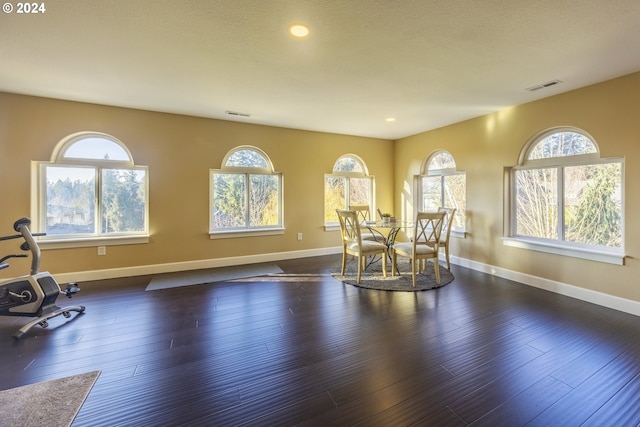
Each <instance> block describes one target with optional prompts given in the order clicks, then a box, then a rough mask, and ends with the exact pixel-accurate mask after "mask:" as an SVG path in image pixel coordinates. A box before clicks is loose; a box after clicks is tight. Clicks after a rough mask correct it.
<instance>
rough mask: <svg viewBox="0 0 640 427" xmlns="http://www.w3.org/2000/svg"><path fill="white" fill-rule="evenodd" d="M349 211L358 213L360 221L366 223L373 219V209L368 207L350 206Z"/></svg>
mask: <svg viewBox="0 0 640 427" xmlns="http://www.w3.org/2000/svg"><path fill="white" fill-rule="evenodd" d="M349 210H350V211H354V212H357V213H358V221H360V222H361V223H365V222H367V221H369V218H371V209H370V208H369V206H368V205H349Z"/></svg>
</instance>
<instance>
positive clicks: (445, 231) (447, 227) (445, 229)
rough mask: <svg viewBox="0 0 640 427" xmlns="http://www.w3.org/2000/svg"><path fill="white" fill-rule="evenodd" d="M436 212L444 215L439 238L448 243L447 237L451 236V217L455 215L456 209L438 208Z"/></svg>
mask: <svg viewBox="0 0 640 427" xmlns="http://www.w3.org/2000/svg"><path fill="white" fill-rule="evenodd" d="M438 212H444V213H445V214H446V215H445V217H444V222H443V224H442V234H441V236H442V240H443V241H445V242H448V241H449V236H451V224H453V216H454V215H455V214H456V208H438Z"/></svg>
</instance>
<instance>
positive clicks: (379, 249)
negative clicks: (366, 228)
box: [336, 210, 387, 283]
mask: <svg viewBox="0 0 640 427" xmlns="http://www.w3.org/2000/svg"><path fill="white" fill-rule="evenodd" d="M336 212H337V213H338V219H339V220H340V232H341V234H342V270H341V273H340V274H341V275H343V276H344V273H345V270H346V268H347V257H348V256H349V255H351V256H354V257H356V258H357V259H358V277H357V280H356V283H360V279H361V277H362V271H363V270H364V267H365V260H366V258H367V257H369V256H375V255H379V254H380V255H382V256H381V258H382V274H383V275H384V277H387V245H385V244H384V243H380V242H376V241H375V240H363V239H362V235H361V233H360V221H359V218H358V213H357V212H356V211H352V210H348V211H347V210H337V211H336Z"/></svg>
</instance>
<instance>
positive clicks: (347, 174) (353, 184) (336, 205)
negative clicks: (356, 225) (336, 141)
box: [324, 154, 375, 224]
mask: <svg viewBox="0 0 640 427" xmlns="http://www.w3.org/2000/svg"><path fill="white" fill-rule="evenodd" d="M374 183H375V181H374V178H373V177H372V176H370V175H369V173H368V171H367V167H366V165H365V163H364V161H363V160H362V159H361V158H360V157H358V156H356V155H354V154H345V155H344V156H341V157H340V158H339V159H338V160H336V162H335V163H334V165H333V171H332V173H330V174H326V175H325V176H324V222H325V224H337V223H338V215H337V214H336V209H347V208H348V207H349V205H368V206H369V207H370V208H371V210H372V212H375V206H373V189H374Z"/></svg>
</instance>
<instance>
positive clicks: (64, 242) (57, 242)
mask: <svg viewBox="0 0 640 427" xmlns="http://www.w3.org/2000/svg"><path fill="white" fill-rule="evenodd" d="M144 243H149V236H148V235H144V236H140V235H138V236H113V237H83V238H79V237H74V238H68V239H63V238H58V239H57V238H54V237H47V238H40V239H38V246H39V247H40V249H43V250H46V249H70V248H90V247H96V246H117V245H139V244H144Z"/></svg>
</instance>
